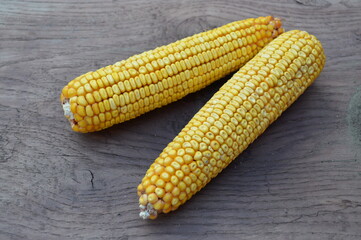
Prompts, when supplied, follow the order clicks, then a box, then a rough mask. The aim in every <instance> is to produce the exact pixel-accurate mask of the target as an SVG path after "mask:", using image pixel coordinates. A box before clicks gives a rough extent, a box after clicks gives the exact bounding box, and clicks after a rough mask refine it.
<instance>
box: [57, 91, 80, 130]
mask: <svg viewBox="0 0 361 240" xmlns="http://www.w3.org/2000/svg"><path fill="white" fill-rule="evenodd" d="M61 98H62V106H63V110H64V116H65V117H66V118H67V119H68V120H69V122H70V124H71V126H72V127H73V126H74V125H75V123H76V121H75V119H74V114H73V112H72V111H71V109H70V103H69V98H63V97H61Z"/></svg>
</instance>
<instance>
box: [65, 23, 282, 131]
mask: <svg viewBox="0 0 361 240" xmlns="http://www.w3.org/2000/svg"><path fill="white" fill-rule="evenodd" d="M282 32H283V29H282V28H281V21H280V20H279V19H277V18H273V17H271V16H269V17H259V18H256V19H247V20H243V21H238V22H233V23H230V24H227V25H224V26H222V27H219V28H216V29H213V30H210V31H207V32H203V33H200V34H196V35H193V36H191V37H187V38H185V39H182V40H180V41H177V42H175V43H171V44H169V45H167V46H162V47H158V48H156V49H154V50H151V51H148V52H144V53H142V54H139V55H135V56H132V57H130V58H128V59H127V60H123V61H120V62H117V63H115V64H114V65H110V66H107V67H104V68H101V69H99V70H97V71H94V72H88V73H86V74H84V75H81V76H79V77H77V78H75V79H74V80H72V81H70V82H69V83H68V85H67V86H65V87H64V88H63V90H62V93H61V96H60V100H61V102H62V104H63V109H64V115H65V116H66V117H67V118H68V120H69V121H70V124H71V126H72V129H73V130H74V131H77V132H92V131H97V130H101V129H104V128H107V127H110V126H112V125H114V124H117V123H120V122H124V121H126V120H129V119H132V118H134V117H137V116H139V115H141V114H143V113H146V112H148V111H151V110H153V109H155V108H158V107H161V106H164V105H166V104H168V103H171V102H173V101H176V100H178V99H180V98H182V97H184V96H186V95H187V94H189V93H192V92H195V91H198V90H200V89H201V88H204V87H205V86H207V85H209V84H210V83H212V82H214V81H215V80H218V79H220V78H222V77H224V76H226V75H227V74H229V73H231V72H234V71H236V70H238V69H239V68H240V67H241V66H242V65H243V64H245V63H246V62H247V61H248V60H250V59H251V58H252V57H253V56H254V55H255V54H257V53H258V52H259V51H260V50H261V49H262V48H263V47H264V46H265V45H266V44H268V43H269V42H270V41H271V40H272V39H274V38H275V37H277V36H278V35H279V34H280V33H282Z"/></svg>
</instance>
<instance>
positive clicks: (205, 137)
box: [138, 30, 325, 219]
mask: <svg viewBox="0 0 361 240" xmlns="http://www.w3.org/2000/svg"><path fill="white" fill-rule="evenodd" d="M324 64H325V55H324V53H323V49H322V45H321V43H320V42H319V41H318V40H317V39H316V37H314V36H312V35H309V34H308V33H306V32H303V31H298V30H294V31H290V32H287V33H284V34H282V35H280V36H279V37H278V38H277V39H275V40H273V41H272V42H271V43H270V44H269V45H267V46H266V47H265V48H264V49H263V50H261V51H260V52H259V53H258V54H257V55H256V56H255V57H254V58H253V59H252V60H251V61H249V62H248V63H247V64H246V65H245V66H244V67H243V68H241V69H240V70H239V71H238V72H237V73H236V74H235V75H234V76H233V77H232V78H231V79H230V80H229V81H228V82H227V83H225V84H224V85H223V86H222V87H221V88H220V90H219V91H218V92H217V93H216V94H215V95H214V96H213V97H212V98H211V99H210V100H209V101H208V102H207V103H206V104H205V106H203V107H202V108H201V109H200V111H199V112H198V113H197V114H196V115H195V116H194V117H193V118H192V119H191V120H190V122H189V123H188V124H187V125H186V126H185V127H184V128H183V130H182V131H181V132H180V133H179V134H178V136H177V137H175V138H174V139H173V141H172V142H171V143H169V144H168V146H167V147H166V148H165V149H164V150H163V152H162V153H161V154H160V155H159V157H158V158H157V159H156V160H155V162H154V163H153V164H152V165H151V166H150V168H149V170H148V171H147V172H146V175H145V176H144V178H143V180H142V182H141V184H140V185H139V186H138V196H139V204H140V209H141V212H140V216H141V217H142V218H144V219H146V218H150V219H154V218H156V217H157V215H158V214H159V213H162V212H163V213H168V212H170V211H173V210H176V209H177V208H178V207H179V206H180V205H181V204H183V203H185V202H186V201H187V200H188V199H189V198H191V197H192V195H194V194H195V193H196V192H198V191H199V190H201V189H202V188H203V187H204V186H205V185H206V184H207V183H208V182H209V181H210V180H211V179H212V178H214V177H216V176H217V175H218V173H220V172H221V171H222V170H223V169H224V168H225V167H226V166H227V165H228V164H229V163H230V162H231V161H232V160H234V159H235V158H236V157H237V156H238V155H239V154H240V153H241V152H242V151H243V150H245V149H246V148H247V146H248V145H249V144H251V143H252V142H253V141H254V140H255V139H256V138H257V137H258V136H259V135H260V134H261V133H263V131H265V129H266V128H267V127H268V126H269V125H270V124H271V123H272V122H273V121H275V120H276V119H277V118H278V117H279V116H280V115H281V114H282V112H283V111H285V110H286V109H287V107H289V106H290V105H291V104H292V103H293V102H294V101H295V100H296V99H297V98H298V97H299V96H300V95H301V94H302V93H303V92H304V91H305V89H306V88H307V87H308V86H309V85H310V84H311V83H312V82H313V81H314V80H315V78H316V77H317V76H318V75H319V74H320V72H321V70H322V68H323V66H324Z"/></svg>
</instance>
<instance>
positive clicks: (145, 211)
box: [139, 203, 158, 220]
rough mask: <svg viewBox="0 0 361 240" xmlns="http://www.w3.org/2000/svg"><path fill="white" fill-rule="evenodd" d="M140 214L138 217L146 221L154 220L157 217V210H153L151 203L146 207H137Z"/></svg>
mask: <svg viewBox="0 0 361 240" xmlns="http://www.w3.org/2000/svg"><path fill="white" fill-rule="evenodd" d="M139 209H140V213H139V217H140V218H143V219H144V220H146V219H155V218H157V216H158V212H157V210H155V209H154V208H153V205H152V204H151V203H148V204H147V206H144V205H139Z"/></svg>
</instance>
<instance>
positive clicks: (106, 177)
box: [0, 0, 361, 240]
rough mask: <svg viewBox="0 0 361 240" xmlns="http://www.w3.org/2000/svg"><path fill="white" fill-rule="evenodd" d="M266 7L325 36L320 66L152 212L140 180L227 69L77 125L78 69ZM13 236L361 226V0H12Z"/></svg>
mask: <svg viewBox="0 0 361 240" xmlns="http://www.w3.org/2000/svg"><path fill="white" fill-rule="evenodd" d="M262 15H263V16H264V15H275V16H278V17H281V18H282V19H283V21H284V27H285V28H286V30H291V29H302V30H306V31H308V32H310V33H312V34H315V35H316V36H317V37H318V38H319V39H320V41H321V42H322V43H323V46H324V48H325V52H326V55H327V63H326V66H325V69H324V70H323V72H322V73H321V75H320V77H319V78H318V79H317V80H316V82H315V84H314V85H312V86H311V87H310V88H309V89H308V90H307V91H306V92H305V94H304V95H303V96H301V97H300V98H299V100H297V102H296V103H295V104H294V105H293V106H291V107H290V108H289V109H288V110H287V111H286V112H285V113H284V114H283V115H282V116H281V117H280V118H279V120H277V121H276V122H275V123H274V124H273V125H272V126H270V127H269V128H268V129H267V131H266V132H265V133H264V134H263V135H262V136H261V137H260V138H258V140H256V141H255V142H254V143H253V144H252V145H251V146H250V147H249V148H248V149H247V150H246V151H245V152H244V153H242V154H241V155H240V156H239V157H238V158H237V159H236V160H235V161H234V162H233V163H232V164H231V165H230V166H229V167H228V168H227V169H226V170H224V171H223V172H222V173H221V174H220V175H219V176H218V177H217V178H215V179H214V180H212V182H211V183H209V184H208V185H207V187H206V188H205V189H203V190H202V191H200V192H199V193H198V194H196V195H195V196H194V197H193V198H192V199H191V200H190V201H189V202H187V203H186V204H185V205H183V206H182V207H180V209H179V210H178V211H176V212H173V213H171V214H168V215H164V216H162V217H159V218H158V219H157V220H156V221H144V220H141V219H140V218H139V217H138V197H137V195H136V187H137V185H138V183H139V182H140V181H141V179H142V177H143V175H144V173H145V171H146V170H147V168H148V166H149V165H150V164H151V162H152V161H153V160H154V159H155V158H156V157H157V156H158V154H159V153H160V152H161V151H162V149H163V148H164V147H165V146H166V145H167V143H168V142H169V141H171V139H173V137H174V136H175V135H176V134H177V133H178V132H179V131H180V130H181V129H182V127H183V126H184V125H185V124H186V123H187V122H188V120H189V119H190V118H191V117H192V116H193V114H194V113H195V112H196V111H197V110H198V109H199V108H200V107H201V106H202V105H203V104H204V103H205V102H206V101H207V100H208V99H209V98H210V97H211V96H212V94H213V93H214V92H215V91H216V90H217V89H218V88H219V87H220V86H221V85H222V84H223V83H224V82H225V81H226V79H223V80H221V81H219V82H217V83H215V84H213V85H211V86H209V87H207V88H206V89H204V90H202V91H200V92H198V93H195V94H191V95H189V96H187V97H186V98H184V99H182V100H180V101H178V102H175V103H173V104H170V105H168V106H166V107H164V108H162V109H157V110H155V111H153V112H150V113H147V114H145V115H143V116H141V117H139V118H137V119H135V120H131V121H128V122H126V123H123V124H120V125H117V126H114V127H112V128H109V129H107V130H104V131H101V132H97V133H91V134H79V133H75V132H72V130H71V129H70V127H69V125H68V122H67V121H66V119H65V118H64V117H63V111H62V108H61V105H60V103H59V93H60V91H61V89H62V87H63V86H64V85H65V84H66V83H67V82H68V81H70V80H72V79H73V78H74V77H76V76H78V75H80V74H82V73H85V72H88V71H90V70H96V69H97V68H100V67H102V66H105V65H109V64H112V63H114V62H116V61H118V60H121V59H125V58H127V57H129V56H131V55H134V54H136V53H140V52H143V51H145V50H149V49H153V48H155V47H157V46H160V45H163V44H167V43H170V42H172V41H175V40H177V39H180V38H183V37H186V36H189V35H192V34H194V33H198V32H200V31H203V30H207V29H211V28H213V27H216V26H221V25H223V24H225V23H228V22H232V21H236V20H240V19H244V18H249V17H257V16H262ZM0 33H1V34H0V49H1V50H0V80H1V82H0V111H1V114H0V131H1V137H0V239H1V240H3V239H4V240H5V239H172V240H176V239H361V150H360V149H361V121H360V119H361V88H360V86H361V80H360V79H361V2H360V1H359V0H281V1H277V0H272V1H269V0H262V1H251V0H248V1H247V0H230V1H226V0H223V1H220V0H202V1H190V0H187V1H181V0H178V1H176V0H172V1H158V0H157V1H146V0H136V1H130V0H128V1H123V0H112V1H111V0H106V1H101V0H80V1H67V0H56V1H48V0H29V1H10V0H1V1H0Z"/></svg>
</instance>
